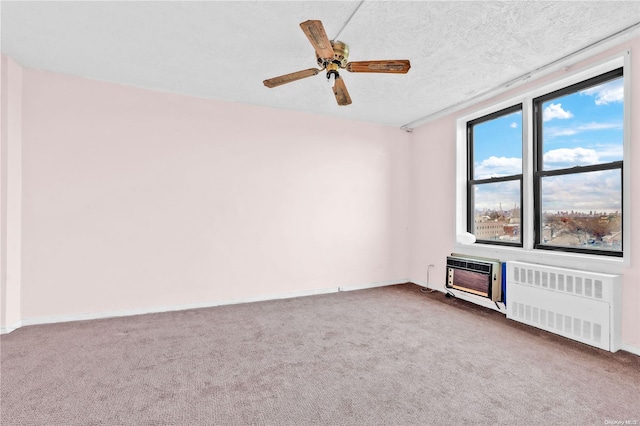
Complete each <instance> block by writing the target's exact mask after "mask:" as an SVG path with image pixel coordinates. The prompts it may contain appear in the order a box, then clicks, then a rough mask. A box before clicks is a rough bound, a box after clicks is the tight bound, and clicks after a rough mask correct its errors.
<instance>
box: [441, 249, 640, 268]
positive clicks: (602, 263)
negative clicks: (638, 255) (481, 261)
mask: <svg viewBox="0 0 640 426" xmlns="http://www.w3.org/2000/svg"><path fill="white" fill-rule="evenodd" d="M453 247H454V250H455V253H460V254H466V255H469V256H481V257H488V258H493V259H499V260H501V261H502V262H508V261H510V260H518V261H522V262H530V263H538V264H543V265H549V266H558V267H565V268H570V269H578V270H583V271H591V272H600V273H605V274H620V273H622V269H623V268H625V267H628V266H629V260H628V259H626V258H619V257H609V256H597V255H589V254H580V253H563V252H557V251H553V252H551V251H546V250H528V249H524V248H520V247H505V246H492V245H488V244H478V243H474V244H468V245H465V244H459V243H456V244H454V246H453Z"/></svg>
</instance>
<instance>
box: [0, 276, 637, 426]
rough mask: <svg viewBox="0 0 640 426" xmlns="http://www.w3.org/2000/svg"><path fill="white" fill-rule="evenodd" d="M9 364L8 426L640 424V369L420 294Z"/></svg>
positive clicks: (372, 295) (179, 315)
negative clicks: (618, 422)
mask: <svg viewBox="0 0 640 426" xmlns="http://www.w3.org/2000/svg"><path fill="white" fill-rule="evenodd" d="M0 350H1V358H0V359H1V365H0V374H1V375H0V386H1V390H0V397H1V400H0V416H1V417H0V424H2V425H3V426H9V425H428V424H523V425H529V424H580V425H583V424H596V425H603V424H607V423H606V422H613V421H622V422H624V421H631V422H633V421H637V422H638V423H635V424H640V357H638V356H635V355H632V354H629V353H625V352H618V353H616V354H611V353H608V352H604V351H601V350H599V349H595V348H591V347H589V346H586V345H582V344H579V343H576V342H572V341H569V340H566V339H563V338H560V337H557V336H554V335H552V334H548V333H546V332H543V331H539V330H537V329H533V328H529V327H526V326H523V325H521V324H518V323H515V322H513V321H509V320H506V319H505V318H504V316H502V315H501V314H499V313H497V312H493V311H490V310H486V309H484V308H481V307H478V306H475V305H472V304H469V303H466V302H463V301H460V300H453V299H446V298H445V297H444V296H443V295H442V294H440V293H422V292H421V291H420V290H419V287H417V286H414V285H412V284H405V285H398V286H390V287H384V288H377V289H371V290H361V291H354V292H342V293H335V294H328V295H320V296H311V297H302V298H296V299H287V300H277V301H269V302H258V303H250V304H244V305H233V306H224V307H215V308H208V309H198V310H190V311H183V312H173V313H163V314H151V315H141V316H135V317H127V318H114V319H105V320H94V321H83V322H74V323H62V324H54V325H43V326H31V327H24V328H21V329H19V330H16V331H14V332H13V333H10V334H8V335H3V336H1V337H0ZM610 424H611V423H610ZM628 424H634V423H628Z"/></svg>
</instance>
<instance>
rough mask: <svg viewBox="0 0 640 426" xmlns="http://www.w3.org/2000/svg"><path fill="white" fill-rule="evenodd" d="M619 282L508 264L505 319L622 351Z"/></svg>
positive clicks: (614, 278)
mask: <svg viewBox="0 0 640 426" xmlns="http://www.w3.org/2000/svg"><path fill="white" fill-rule="evenodd" d="M620 285H621V284H620V276H618V275H608V274H599V273H592V272H585V271H577V270H573V269H565V268H558V267H551V266H544V265H536V264H530V263H523V262H508V263H507V291H506V296H507V300H508V306H507V318H510V319H513V320H516V321H519V322H522V323H525V324H528V325H532V326H534V327H538V328H541V329H543V330H546V331H550V332H552V333H556V334H559V335H562V336H565V337H568V338H571V339H574V340H577V341H580V342H583V343H586V344H589V345H592V346H596V347H599V348H601V349H606V350H610V351H612V352H615V351H616V350H618V349H619V345H620V306H621V305H620Z"/></svg>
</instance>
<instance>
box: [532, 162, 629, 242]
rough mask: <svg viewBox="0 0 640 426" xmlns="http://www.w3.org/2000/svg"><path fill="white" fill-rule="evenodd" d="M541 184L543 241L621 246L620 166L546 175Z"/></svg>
mask: <svg viewBox="0 0 640 426" xmlns="http://www.w3.org/2000/svg"><path fill="white" fill-rule="evenodd" d="M541 185H542V188H541V193H542V197H541V200H542V202H541V204H542V206H541V209H542V216H541V218H542V223H541V228H542V241H541V242H542V243H543V244H545V245H549V246H556V247H571V248H581V249H598V250H621V243H622V176H621V173H620V170H603V171H595V172H589V173H575V174H564V175H558V176H547V177H543V178H542V183H541Z"/></svg>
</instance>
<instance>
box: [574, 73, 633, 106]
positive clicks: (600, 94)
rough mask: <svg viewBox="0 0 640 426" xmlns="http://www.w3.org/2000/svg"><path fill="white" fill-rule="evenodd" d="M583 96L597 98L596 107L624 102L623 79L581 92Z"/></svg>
mask: <svg viewBox="0 0 640 426" xmlns="http://www.w3.org/2000/svg"><path fill="white" fill-rule="evenodd" d="M580 93H581V94H583V95H588V96H595V103H596V105H607V104H610V103H614V102H622V101H624V86H623V83H622V79H617V80H613V81H610V82H608V83H604V84H600V85H598V86H594V87H590V88H589V89H586V90H583V91H582V92H580Z"/></svg>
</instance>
